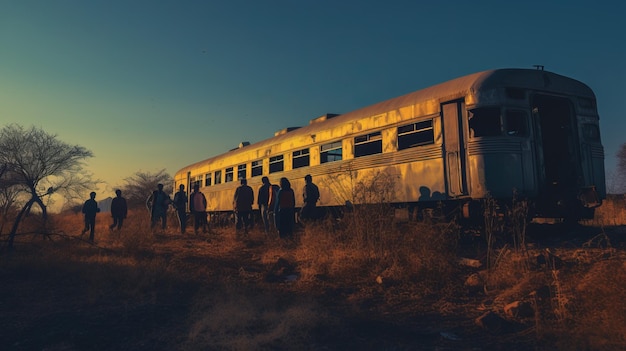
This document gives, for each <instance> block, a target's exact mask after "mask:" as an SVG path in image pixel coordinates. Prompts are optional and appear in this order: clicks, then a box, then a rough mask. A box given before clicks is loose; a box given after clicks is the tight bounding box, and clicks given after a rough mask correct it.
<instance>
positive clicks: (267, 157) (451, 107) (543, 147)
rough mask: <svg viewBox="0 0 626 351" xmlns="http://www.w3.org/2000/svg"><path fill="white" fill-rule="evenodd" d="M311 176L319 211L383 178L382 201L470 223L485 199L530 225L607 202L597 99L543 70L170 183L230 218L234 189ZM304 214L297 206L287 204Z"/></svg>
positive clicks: (278, 144)
mask: <svg viewBox="0 0 626 351" xmlns="http://www.w3.org/2000/svg"><path fill="white" fill-rule="evenodd" d="M306 174H311V175H312V176H313V179H314V181H315V183H316V184H318V186H319V188H320V193H321V197H320V205H321V206H328V207H334V206H343V205H345V203H346V201H353V199H351V198H350V191H351V189H353V188H354V184H356V183H358V182H359V181H363V180H367V179H370V178H372V177H374V175H381V174H382V175H384V177H386V178H388V179H393V182H392V184H393V191H392V192H391V194H392V195H391V196H390V197H389V199H388V201H389V202H390V203H392V204H394V205H397V206H407V207H411V208H417V209H425V208H433V207H435V206H437V205H438V204H439V205H441V204H445V205H446V206H447V207H449V208H452V207H454V208H457V209H459V210H460V211H459V212H458V213H460V214H462V215H463V216H464V217H472V216H474V215H480V214H481V213H479V212H480V211H481V210H480V209H479V208H480V206H473V205H475V204H480V203H481V202H483V201H484V200H485V199H487V198H491V199H496V200H499V201H508V200H510V199H512V198H513V197H514V196H515V197H517V198H520V199H526V200H528V201H529V203H531V204H532V207H531V209H532V212H531V216H534V217H553V218H575V219H582V218H590V217H593V212H594V208H595V207H597V206H599V205H600V204H601V202H602V199H604V198H605V196H606V188H605V172H604V149H603V146H602V143H601V139H600V129H599V117H598V112H597V107H596V98H595V95H594V93H593V91H592V90H591V89H590V88H589V87H588V86H587V85H585V84H583V83H581V82H579V81H577V80H575V79H572V78H568V77H565V76H562V75H558V74H555V73H551V72H547V71H544V70H543V69H496V70H489V71H484V72H479V73H474V74H470V75H467V76H464V77H460V78H456V79H453V80H450V81H448V82H445V83H441V84H438V85H435V86H432V87H429V88H426V89H421V90H418V91H415V92H412V93H409V94H406V95H403V96H400V97H396V98H393V99H390V100H386V101H383V102H380V103H377V104H374V105H371V106H369V107H365V108H362V109H359V110H356V111H352V112H348V113H344V114H339V115H335V114H327V115H323V116H321V117H318V118H315V119H312V120H310V122H309V124H308V125H306V126H304V127H293V128H286V129H283V130H280V131H278V132H276V133H275V135H274V136H273V137H270V138H268V139H265V140H263V141H260V142H256V143H253V144H249V143H246V142H243V143H241V144H240V145H239V147H237V148H235V149H232V150H230V151H228V152H225V153H224V154H221V155H217V156H214V157H210V158H208V159H206V160H203V161H200V162H197V163H194V164H191V165H188V166H186V167H183V168H182V169H180V170H179V171H178V172H177V173H176V174H175V177H174V181H175V184H174V189H177V188H178V186H179V185H180V184H184V185H186V187H187V188H188V189H189V188H191V187H192V185H193V184H194V183H199V184H200V186H201V191H203V192H204V193H205V195H206V196H207V199H208V210H209V211H210V212H211V213H219V212H229V211H232V209H233V205H232V199H233V194H234V191H235V188H236V187H237V186H238V185H239V179H241V178H246V179H247V180H248V185H250V186H252V187H253V188H254V189H256V188H258V187H259V186H260V185H261V177H262V176H268V177H269V178H270V180H271V181H272V183H275V184H276V183H278V181H279V179H280V178H281V177H287V178H288V179H289V180H290V181H291V182H292V186H293V187H294V189H296V192H298V191H299V189H301V188H302V186H303V185H304V180H303V178H304V176H305V175H306ZM296 200H297V201H299V203H297V206H301V205H302V198H301V196H297V198H296Z"/></svg>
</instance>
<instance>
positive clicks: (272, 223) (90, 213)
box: [81, 174, 320, 241]
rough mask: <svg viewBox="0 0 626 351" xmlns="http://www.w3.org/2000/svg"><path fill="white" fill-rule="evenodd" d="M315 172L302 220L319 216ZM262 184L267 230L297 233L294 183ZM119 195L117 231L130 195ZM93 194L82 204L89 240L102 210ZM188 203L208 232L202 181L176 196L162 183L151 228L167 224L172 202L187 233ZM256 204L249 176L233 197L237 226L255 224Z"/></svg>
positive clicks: (308, 180) (308, 181) (114, 206)
mask: <svg viewBox="0 0 626 351" xmlns="http://www.w3.org/2000/svg"><path fill="white" fill-rule="evenodd" d="M312 179H313V178H312V177H311V175H308V174H307V175H306V176H305V177H304V180H305V185H304V189H303V192H302V197H303V201H304V205H303V206H302V209H301V211H300V216H299V218H300V220H301V221H307V220H311V219H315V218H316V217H317V201H318V200H319V198H320V193H319V189H318V187H317V185H315V184H314V183H313V180H312ZM261 181H262V185H261V187H260V188H259V190H258V195H257V204H258V207H259V211H260V213H261V220H262V221H263V226H264V229H265V232H266V233H269V232H270V230H272V228H276V230H277V231H278V234H279V236H280V238H285V239H286V238H291V237H293V231H294V227H295V216H296V210H295V206H296V197H295V193H294V191H293V189H292V188H291V183H290V182H289V180H288V179H287V178H285V177H283V178H281V179H280V182H279V185H276V184H271V183H270V180H269V178H268V177H263V178H262V179H261ZM115 194H116V197H115V198H113V200H112V201H111V217H112V218H113V224H111V225H110V226H109V229H110V230H111V231H113V230H114V229H117V230H118V231H120V230H121V229H122V224H123V222H124V219H126V216H127V214H128V207H127V204H126V199H125V198H124V197H122V191H121V190H119V189H118V190H116V191H115ZM89 196H90V198H89V199H88V200H87V201H85V203H84V204H83V207H82V213H83V214H84V217H85V228H84V229H83V231H82V234H81V235H83V234H85V233H86V232H87V231H89V232H90V235H89V240H91V241H93V239H94V230H95V224H96V214H97V213H98V212H100V208H99V207H98V203H97V202H96V200H95V197H96V193H95V192H91V193H90V195H89ZM187 204H189V212H190V213H191V215H192V216H193V219H194V221H193V223H194V232H195V233H196V234H197V233H198V232H199V230H200V229H202V231H203V232H204V233H206V232H207V230H208V221H207V210H206V209H207V199H206V197H205V195H204V194H203V193H202V192H201V191H200V185H199V184H198V183H196V184H194V186H193V192H192V193H191V194H190V195H189V197H188V196H187V193H186V192H185V186H184V185H182V184H181V185H180V187H179V190H178V192H176V194H174V200H171V199H170V197H169V195H168V194H166V193H165V192H164V191H163V184H158V185H157V189H156V190H154V191H153V192H152V194H151V195H150V196H149V197H148V199H147V201H146V205H147V207H148V209H149V210H150V228H151V229H154V228H155V227H156V225H157V224H158V223H159V222H160V224H161V229H162V230H165V228H166V226H167V210H168V208H169V206H170V205H172V206H173V207H174V209H175V210H176V213H177V215H178V220H179V222H180V233H181V234H185V233H186V229H187ZM253 204H254V191H253V190H252V188H251V187H250V186H249V185H248V182H247V180H246V179H242V180H241V181H240V185H239V187H237V189H236V190H235V195H234V198H233V207H234V210H235V220H236V223H235V226H236V229H237V230H241V229H243V231H244V233H245V234H247V233H248V230H249V229H251V228H252V226H253V223H254V217H253V213H252V207H253Z"/></svg>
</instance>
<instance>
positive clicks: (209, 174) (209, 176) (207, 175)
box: [204, 173, 211, 186]
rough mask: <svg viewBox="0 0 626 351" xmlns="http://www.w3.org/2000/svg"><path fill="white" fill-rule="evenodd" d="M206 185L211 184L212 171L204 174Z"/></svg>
mask: <svg viewBox="0 0 626 351" xmlns="http://www.w3.org/2000/svg"><path fill="white" fill-rule="evenodd" d="M204 186H211V173H207V174H205V175H204Z"/></svg>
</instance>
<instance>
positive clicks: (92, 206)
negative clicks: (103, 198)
mask: <svg viewBox="0 0 626 351" xmlns="http://www.w3.org/2000/svg"><path fill="white" fill-rule="evenodd" d="M82 212H83V214H84V215H85V229H83V232H82V233H81V234H80V235H81V236H83V235H84V234H85V233H86V232H87V231H88V230H89V240H90V241H93V239H94V232H95V230H96V214H97V213H98V212H100V208H99V207H98V203H97V202H96V193H95V192H94V191H92V192H91V193H89V200H87V201H85V203H84V204H83V209H82Z"/></svg>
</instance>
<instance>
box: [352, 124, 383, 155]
mask: <svg viewBox="0 0 626 351" xmlns="http://www.w3.org/2000/svg"><path fill="white" fill-rule="evenodd" d="M357 139H362V140H357ZM360 150H362V152H360ZM382 153H383V134H382V131H377V132H372V133H369V134H365V135H359V136H356V137H354V158H357V157H363V156H369V155H376V154H382Z"/></svg>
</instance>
